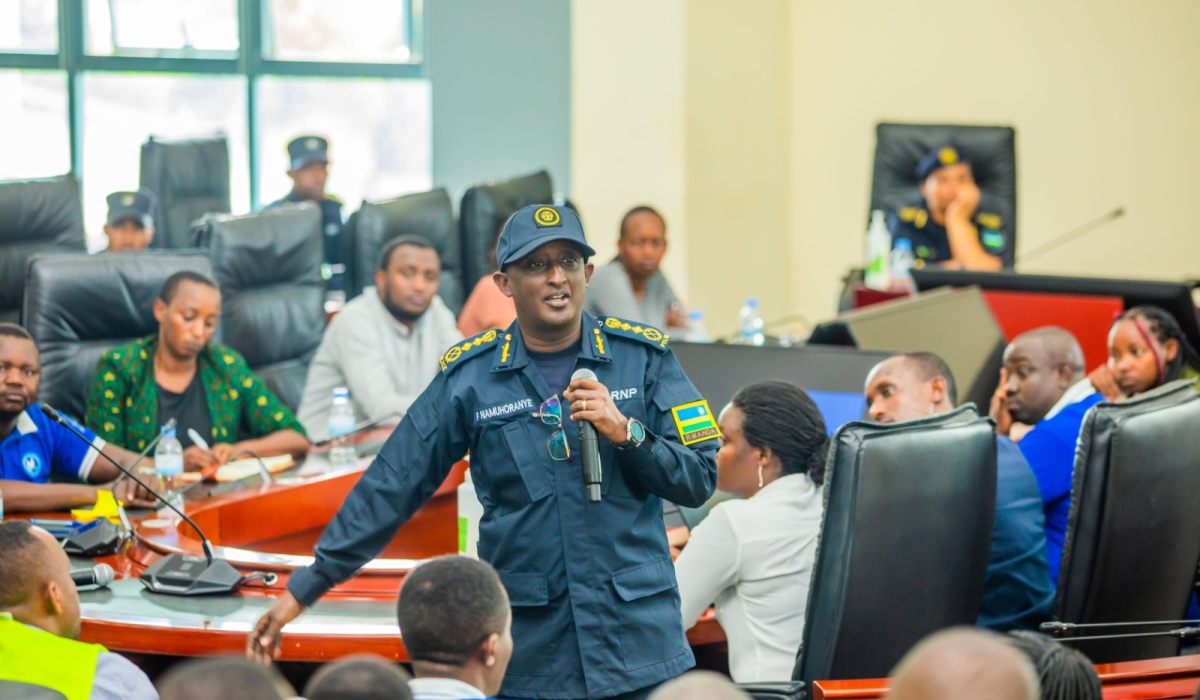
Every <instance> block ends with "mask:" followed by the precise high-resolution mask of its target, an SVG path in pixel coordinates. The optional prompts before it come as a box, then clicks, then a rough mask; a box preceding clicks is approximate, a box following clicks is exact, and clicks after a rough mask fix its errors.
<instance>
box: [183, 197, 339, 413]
mask: <svg viewBox="0 0 1200 700" xmlns="http://www.w3.org/2000/svg"><path fill="white" fill-rule="evenodd" d="M321 235H322V234H321V210H320V209H318V208H317V207H316V205H314V204H312V203H310V202H305V203H302V204H297V205H295V206H290V207H284V208H282V209H271V210H268V211H261V212H256V213H253V214H244V215H241V216H230V215H228V214H212V215H207V216H205V217H204V218H202V219H201V220H200V221H197V222H196V224H195V226H194V227H193V230H192V241H193V243H194V244H195V245H196V246H197V247H200V248H208V249H209V253H210V257H211V259H212V266H213V274H214V275H215V277H216V279H217V283H218V284H219V285H220V286H221V332H222V335H223V337H224V338H225V343H226V344H227V345H228V346H229V347H231V348H233V349H234V350H237V351H238V352H240V353H241V354H242V355H243V356H244V357H245V358H246V362H247V363H248V364H249V365H250V368H251V369H253V370H254V371H255V372H256V373H257V374H258V375H259V376H260V377H262V380H263V382H265V383H266V385H267V387H268V388H270V389H271V391H273V392H274V393H275V395H276V396H278V397H279V398H280V400H282V401H283V402H284V403H285V404H287V406H288V407H289V408H291V409H292V410H293V411H294V410H296V408H297V407H298V406H299V405H300V397H301V395H302V394H303V393H304V381H305V379H306V377H307V375H308V363H309V361H310V360H312V356H313V354H315V353H316V351H317V345H319V344H320V342H321V334H322V333H323V332H324V331H325V283H324V281H323V280H322V279H321V260H322V256H323V254H324V248H323V242H322V238H321Z"/></svg>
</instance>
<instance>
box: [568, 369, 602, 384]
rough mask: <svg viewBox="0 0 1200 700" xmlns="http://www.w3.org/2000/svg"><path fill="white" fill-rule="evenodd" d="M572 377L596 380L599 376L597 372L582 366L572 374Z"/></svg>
mask: <svg viewBox="0 0 1200 700" xmlns="http://www.w3.org/2000/svg"><path fill="white" fill-rule="evenodd" d="M571 379H591V380H592V381H596V379H597V377H596V373H595V372H593V371H592V370H590V369H588V368H587V367H580V368H579V369H577V370H575V373H574V374H572V375H571Z"/></svg>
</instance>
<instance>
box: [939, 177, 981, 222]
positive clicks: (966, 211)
mask: <svg viewBox="0 0 1200 700" xmlns="http://www.w3.org/2000/svg"><path fill="white" fill-rule="evenodd" d="M978 208H979V188H978V187H976V186H975V185H974V184H966V185H963V186H962V187H960V188H958V194H957V195H956V196H955V197H954V200H953V201H952V202H950V206H948V207H946V217H947V218H950V219H961V220H970V218H971V217H972V216H974V215H975V210H976V209H978Z"/></svg>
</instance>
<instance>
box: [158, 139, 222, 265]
mask: <svg viewBox="0 0 1200 700" xmlns="http://www.w3.org/2000/svg"><path fill="white" fill-rule="evenodd" d="M141 171H142V172H141V184H142V186H143V187H147V188H149V189H150V190H151V191H152V192H154V194H155V195H157V196H158V206H157V207H156V208H155V210H154V229H155V233H154V240H153V241H152V242H151V246H153V247H155V248H189V247H191V245H192V243H191V226H192V222H193V221H195V220H196V219H199V218H200V217H201V216H203V215H205V214H210V213H224V214H227V213H229V211H230V206H229V144H228V143H227V142H226V140H225V137H224V136H223V135H217V136H210V137H206V138H195V139H183V140H179V141H160V140H158V139H156V138H154V137H153V136H152V137H150V139H149V140H148V141H146V143H144V144H142V168H141Z"/></svg>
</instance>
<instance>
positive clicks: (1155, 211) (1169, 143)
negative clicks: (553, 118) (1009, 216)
mask: <svg viewBox="0 0 1200 700" xmlns="http://www.w3.org/2000/svg"><path fill="white" fill-rule="evenodd" d="M572 11H573V24H574V31H573V36H572V39H573V41H575V45H574V46H573V49H572V56H573V60H574V61H575V62H576V64H577V65H576V66H575V67H574V70H573V73H572V80H573V85H572V90H573V93H574V94H575V104H574V113H573V115H572V129H573V134H572V173H573V177H574V187H573V190H574V191H573V195H574V196H575V198H576V199H577V200H578V201H579V202H580V205H581V206H582V207H583V209H584V213H585V216H588V221H589V224H590V226H591V227H592V230H593V231H595V226H596V224H597V223H600V222H599V221H598V220H597V218H596V217H606V218H605V220H606V221H609V222H611V220H612V219H613V217H614V216H616V215H619V212H617V213H616V214H613V213H611V212H615V211H616V210H617V209H620V208H621V207H623V206H624V204H623V202H625V201H628V202H630V203H632V202H633V201H636V200H642V199H644V200H648V201H651V202H653V203H655V204H659V203H660V201H661V202H669V203H670V204H671V206H677V207H679V209H678V210H679V211H680V212H681V217H682V221H681V222H679V223H677V222H676V221H672V245H673V246H675V249H674V250H673V251H672V252H671V254H670V255H669V256H668V274H670V275H671V276H672V279H673V281H674V280H678V279H680V278H681V276H682V274H683V271H680V270H679V269H678V266H679V264H680V262H681V258H682V259H684V260H686V274H687V283H688V294H687V298H688V301H689V302H690V303H691V304H692V305H693V306H695V307H698V308H702V309H704V310H705V311H706V312H707V313H708V315H709V319H710V323H709V325H710V328H711V329H712V330H714V331H716V332H725V331H727V330H729V329H731V327H732V321H733V319H732V315H733V314H735V313H736V309H737V307H738V306H739V305H740V304H741V302H742V300H743V299H744V298H745V297H746V296H749V295H752V294H754V295H758V296H760V297H762V302H763V304H764V312H765V313H764V316H766V317H768V318H772V317H776V316H779V315H781V314H783V313H791V312H801V313H803V314H805V315H807V316H808V317H810V318H812V319H813V320H819V319H821V318H827V317H829V316H830V315H832V313H833V308H834V303H835V299H836V295H837V291H838V288H839V284H838V280H839V278H840V276H841V275H842V274H843V273H844V272H845V270H846V269H847V268H849V267H851V266H853V265H855V264H857V263H858V262H859V260H860V258H861V256H862V230H863V228H864V225H865V219H866V209H867V203H868V197H869V187H870V184H869V183H870V168H871V156H872V152H873V148H874V125H875V124H876V123H877V122H879V121H882V120H896V121H929V122H961V123H974V124H1009V125H1012V126H1014V127H1015V128H1016V129H1017V147H1018V154H1017V157H1018V173H1019V175H1018V177H1019V180H1018V189H1019V197H1020V204H1019V210H1020V211H1019V219H1018V225H1019V229H1020V230H1019V244H1018V254H1019V253H1020V252H1021V251H1023V250H1031V249H1033V248H1036V247H1037V246H1039V245H1040V244H1041V243H1044V242H1046V241H1048V240H1050V239H1051V238H1053V237H1055V236H1056V235H1059V234H1060V233H1062V232H1064V231H1067V230H1069V229H1071V228H1072V227H1074V226H1077V225H1079V224H1081V223H1083V222H1085V221H1087V220H1088V219H1091V218H1093V217H1096V216H1099V215H1101V214H1103V213H1105V212H1107V211H1109V210H1111V209H1113V208H1114V207H1116V206H1124V207H1125V208H1126V212H1127V215H1126V216H1125V218H1124V219H1123V220H1121V221H1118V222H1116V223H1114V224H1112V225H1110V226H1108V227H1106V228H1104V229H1102V230H1099V231H1096V232H1095V233H1094V234H1092V235H1091V236H1089V237H1088V238H1087V239H1086V240H1085V241H1083V242H1081V243H1080V244H1074V245H1070V246H1067V247H1065V248H1063V249H1061V250H1058V251H1054V252H1051V253H1048V254H1047V255H1045V256H1044V257H1042V258H1040V259H1038V260H1036V261H1033V262H1030V263H1029V264H1027V265H1023V266H1021V267H1020V269H1022V270H1024V271H1027V272H1052V273H1067V274H1091V275H1105V276H1137V277H1156V278H1167V279H1172V278H1174V279H1178V278H1181V277H1184V276H1189V275H1194V276H1200V232H1193V229H1194V228H1200V226H1197V225H1196V224H1194V223H1193V221H1194V220H1195V219H1196V218H1197V217H1196V216H1195V214H1194V212H1196V211H1197V210H1198V209H1200V201H1198V198H1197V197H1196V196H1195V195H1194V194H1193V193H1194V191H1195V189H1196V185H1197V184H1198V183H1200V75H1198V73H1197V66H1200V3H1195V2H1192V1H1190V0H1156V1H1155V2H1150V3H1128V2H1117V1H1116V0H1103V1H1098V0H1092V1H1091V2H1083V1H1081V0H1063V1H1061V2H1055V3H1046V2H1035V1H1034V0H1007V1H1006V2H961V0H911V1H909V2H902V3H897V2H892V1H889V0H858V1H856V2H828V1H827V0H757V1H756V2H751V3H729V2H721V1H719V0H687V2H686V3H681V2H679V0H667V1H663V0H654V1H652V2H641V3H633V2H628V1H627V0H618V1H617V2H607V1H605V0H574V3H573V5H572ZM593 32H596V33H595V34H593ZM672 80H679V81H680V82H678V83H673V82H672ZM609 96H616V97H618V98H620V97H621V96H627V99H616V100H610V99H599V98H602V97H609ZM581 109H586V113H583V114H581V113H580V110H581ZM676 146H679V149H678V150H676ZM634 156H636V157H634ZM631 158H632V160H630V159H631ZM630 162H634V163H636V164H637V165H636V167H633V166H631V165H630ZM585 185H586V186H585ZM639 188H640V189H639ZM660 198H661V199H660ZM618 203H621V204H618ZM665 207H666V205H664V208H665ZM602 225H612V224H610V223H604V224H602ZM593 235H594V234H593ZM681 243H683V244H685V245H686V248H687V250H686V255H680V250H679V248H680V244H681Z"/></svg>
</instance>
